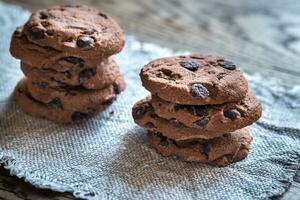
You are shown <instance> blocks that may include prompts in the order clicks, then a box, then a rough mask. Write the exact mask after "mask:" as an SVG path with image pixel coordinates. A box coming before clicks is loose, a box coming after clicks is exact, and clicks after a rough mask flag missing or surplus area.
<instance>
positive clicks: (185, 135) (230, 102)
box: [132, 54, 262, 166]
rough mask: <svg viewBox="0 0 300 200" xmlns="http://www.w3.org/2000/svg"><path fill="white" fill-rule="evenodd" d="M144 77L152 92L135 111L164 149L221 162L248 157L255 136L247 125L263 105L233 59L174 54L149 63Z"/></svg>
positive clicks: (187, 157) (160, 149)
mask: <svg viewBox="0 0 300 200" xmlns="http://www.w3.org/2000/svg"><path fill="white" fill-rule="evenodd" d="M140 77H141V79H142V83H143V86H144V87H145V88H146V89H147V90H149V91H150V92H151V94H152V95H151V96H148V97H146V98H145V99H142V100H140V101H139V102H137V103H136V104H135V105H134V107H133V109H132V115H133V118H134V120H135V122H136V123H137V124H138V125H140V126H141V127H144V128H145V129H147V130H148V140H149V143H150V145H151V146H152V147H153V148H154V149H156V150H157V151H158V152H159V153H161V154H162V155H164V156H172V157H177V158H180V159H182V160H184V161H194V162H200V163H209V164H212V165H217V166H226V165H228V164H231V163H234V162H237V161H240V160H242V159H244V158H246V157H247V155H248V152H249V148H250V143H251V141H252V136H251V135H250V134H249V132H248V130H247V128H246V127H247V126H249V125H250V124H252V123H254V122H255V121H257V120H258V119H259V118H260V116H261V112H262V107H261V104H260V102H259V101H258V100H257V98H256V97H255V95H254V94H253V93H252V92H251V91H249V90H248V83H247V80H246V79H245V77H244V76H243V74H242V72H241V71H240V70H239V69H237V67H236V65H235V64H234V63H233V62H230V61H227V60H225V59H224V58H222V57H217V56H204V55H199V54H193V55H187V56H176V57H168V58H162V59H157V60H154V61H152V62H150V63H149V64H147V65H146V66H144V67H143V68H142V70H141V73H140Z"/></svg>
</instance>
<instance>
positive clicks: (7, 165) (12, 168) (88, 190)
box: [0, 150, 100, 200]
mask: <svg viewBox="0 0 300 200" xmlns="http://www.w3.org/2000/svg"><path fill="white" fill-rule="evenodd" d="M0 164H1V165H2V166H3V167H4V169H6V170H8V171H9V173H10V175H13V176H16V177H18V178H20V179H24V181H25V182H28V183H30V184H31V185H33V186H35V187H36V188H41V189H50V190H53V191H56V192H68V193H70V194H72V195H73V196H74V197H76V198H81V199H87V200H95V199H99V198H100V196H99V195H98V194H97V192H96V190H95V189H94V188H93V187H89V186H84V185H79V184H77V185H66V184H62V183H59V182H56V181H54V180H48V179H47V178H46V177H42V176H41V175H37V174H36V173H35V172H30V171H29V172H28V171H25V170H24V169H23V168H22V166H21V164H20V163H19V162H17V161H16V160H15V159H14V158H12V157H10V156H6V155H4V152H3V151H2V150H0ZM80 186H81V187H82V188H80Z"/></svg>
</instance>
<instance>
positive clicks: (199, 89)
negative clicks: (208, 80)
mask: <svg viewBox="0 0 300 200" xmlns="http://www.w3.org/2000/svg"><path fill="white" fill-rule="evenodd" d="M191 94H192V95H193V96H194V97H199V98H202V99H203V98H206V97H208V96H209V91H208V90H207V89H206V87H204V86H203V85H202V84H200V83H195V84H193V85H192V87H191Z"/></svg>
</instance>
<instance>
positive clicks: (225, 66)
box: [218, 60, 236, 70]
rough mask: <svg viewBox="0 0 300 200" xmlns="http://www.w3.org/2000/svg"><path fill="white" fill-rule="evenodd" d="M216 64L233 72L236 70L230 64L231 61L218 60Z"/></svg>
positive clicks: (233, 65) (231, 63) (234, 66)
mask: <svg viewBox="0 0 300 200" xmlns="http://www.w3.org/2000/svg"><path fill="white" fill-rule="evenodd" d="M218 64H219V65H220V66H221V67H223V68H225V69H228V70H235V69H236V65H235V64H234V63H233V62H231V61H227V60H220V61H218Z"/></svg>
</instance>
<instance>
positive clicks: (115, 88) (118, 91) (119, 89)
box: [113, 83, 121, 94]
mask: <svg viewBox="0 0 300 200" xmlns="http://www.w3.org/2000/svg"><path fill="white" fill-rule="evenodd" d="M113 86H114V92H115V94H120V93H121V88H120V86H119V84H117V83H114V84H113Z"/></svg>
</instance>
